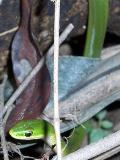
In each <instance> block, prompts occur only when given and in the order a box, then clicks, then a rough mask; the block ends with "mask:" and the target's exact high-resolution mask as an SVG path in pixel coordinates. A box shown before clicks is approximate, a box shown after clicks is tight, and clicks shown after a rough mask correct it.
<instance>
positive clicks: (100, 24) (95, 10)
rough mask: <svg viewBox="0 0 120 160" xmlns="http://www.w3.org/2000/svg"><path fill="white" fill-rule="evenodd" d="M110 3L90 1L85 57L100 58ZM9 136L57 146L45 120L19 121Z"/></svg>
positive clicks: (104, 0) (50, 125) (101, 0)
mask: <svg viewBox="0 0 120 160" xmlns="http://www.w3.org/2000/svg"><path fill="white" fill-rule="evenodd" d="M108 3H109V1H108V0H89V18H88V30H87V38H86V44H85V50H84V56H86V57H99V56H100V53H101V49H102V45H103V42H104V37H105V31H106V27H107V19H108V8H109V7H108ZM80 127H81V126H80ZM78 130H79V127H78ZM75 132H76V130H75ZM75 132H74V137H73V139H76V138H77V141H76V143H77V142H78V143H79V144H80V141H79V138H80V134H77V135H76V134H75ZM9 134H10V135H11V137H13V138H15V139H19V140H34V139H44V140H45V141H46V142H47V143H48V144H49V145H51V146H54V145H55V144H56V138H55V131H54V127H53V125H52V124H50V123H49V122H47V121H45V120H40V119H36V120H35V119H33V120H22V121H19V122H18V123H17V124H16V125H15V126H14V127H12V128H11V129H10V131H9ZM64 144H65V143H64ZM63 146H64V145H62V147H63ZM72 147H74V146H72ZM76 148H78V146H77V147H76ZM76 148H75V149H76ZM67 153H68V152H67Z"/></svg>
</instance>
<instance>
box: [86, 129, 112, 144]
mask: <svg viewBox="0 0 120 160" xmlns="http://www.w3.org/2000/svg"><path fill="white" fill-rule="evenodd" d="M109 133H110V132H109V131H106V130H104V129H101V128H96V129H93V130H92V131H91V133H90V135H89V142H90V143H93V142H97V141H98V140H100V139H101V138H104V137H105V136H107V135H108V134H109Z"/></svg>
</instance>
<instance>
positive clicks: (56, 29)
mask: <svg viewBox="0 0 120 160" xmlns="http://www.w3.org/2000/svg"><path fill="white" fill-rule="evenodd" d="M59 27H60V0H55V20H54V76H53V77H54V127H55V134H56V146H57V157H58V160H62V151H61V137H60V118H59V104H58V58H59Z"/></svg>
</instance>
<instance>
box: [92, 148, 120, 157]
mask: <svg viewBox="0 0 120 160" xmlns="http://www.w3.org/2000/svg"><path fill="white" fill-rule="evenodd" d="M119 152H120V146H117V147H115V148H113V149H111V150H109V151H107V152H105V153H103V154H101V155H99V156H97V157H96V158H93V159H92V160H101V159H102V160H105V159H107V158H110V157H112V156H113V155H115V154H117V153H119Z"/></svg>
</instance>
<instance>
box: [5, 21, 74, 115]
mask: <svg viewBox="0 0 120 160" xmlns="http://www.w3.org/2000/svg"><path fill="white" fill-rule="evenodd" d="M72 29H73V25H72V24H70V25H68V26H67V27H66V29H65V31H64V32H63V33H62V34H61V36H60V42H61V43H62V42H63V41H64V39H65V37H66V38H67V36H68V34H69V33H70V32H71V31H72ZM48 53H49V54H50V55H52V53H53V50H52V49H51V48H50V50H48V52H47V56H48V55H49V54H48ZM45 57H46V56H44V57H42V58H41V60H40V61H39V63H38V64H37V65H36V67H34V68H33V70H32V71H31V73H30V74H29V75H28V76H27V77H26V79H25V80H24V81H23V83H22V84H21V85H20V86H19V87H18V89H17V90H16V91H15V92H14V93H13V95H12V96H11V97H10V99H9V100H8V101H7V103H6V104H5V107H4V112H3V114H5V112H6V111H7V109H8V107H9V110H10V111H11V110H12V106H11V105H12V104H13V103H14V101H15V100H16V99H17V98H18V97H19V96H20V94H21V93H22V92H23V91H24V89H25V88H26V87H27V86H28V84H29V83H30V81H31V80H32V78H33V77H34V76H35V75H36V74H37V73H38V71H39V70H40V69H41V67H42V65H43V63H44V60H45Z"/></svg>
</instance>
